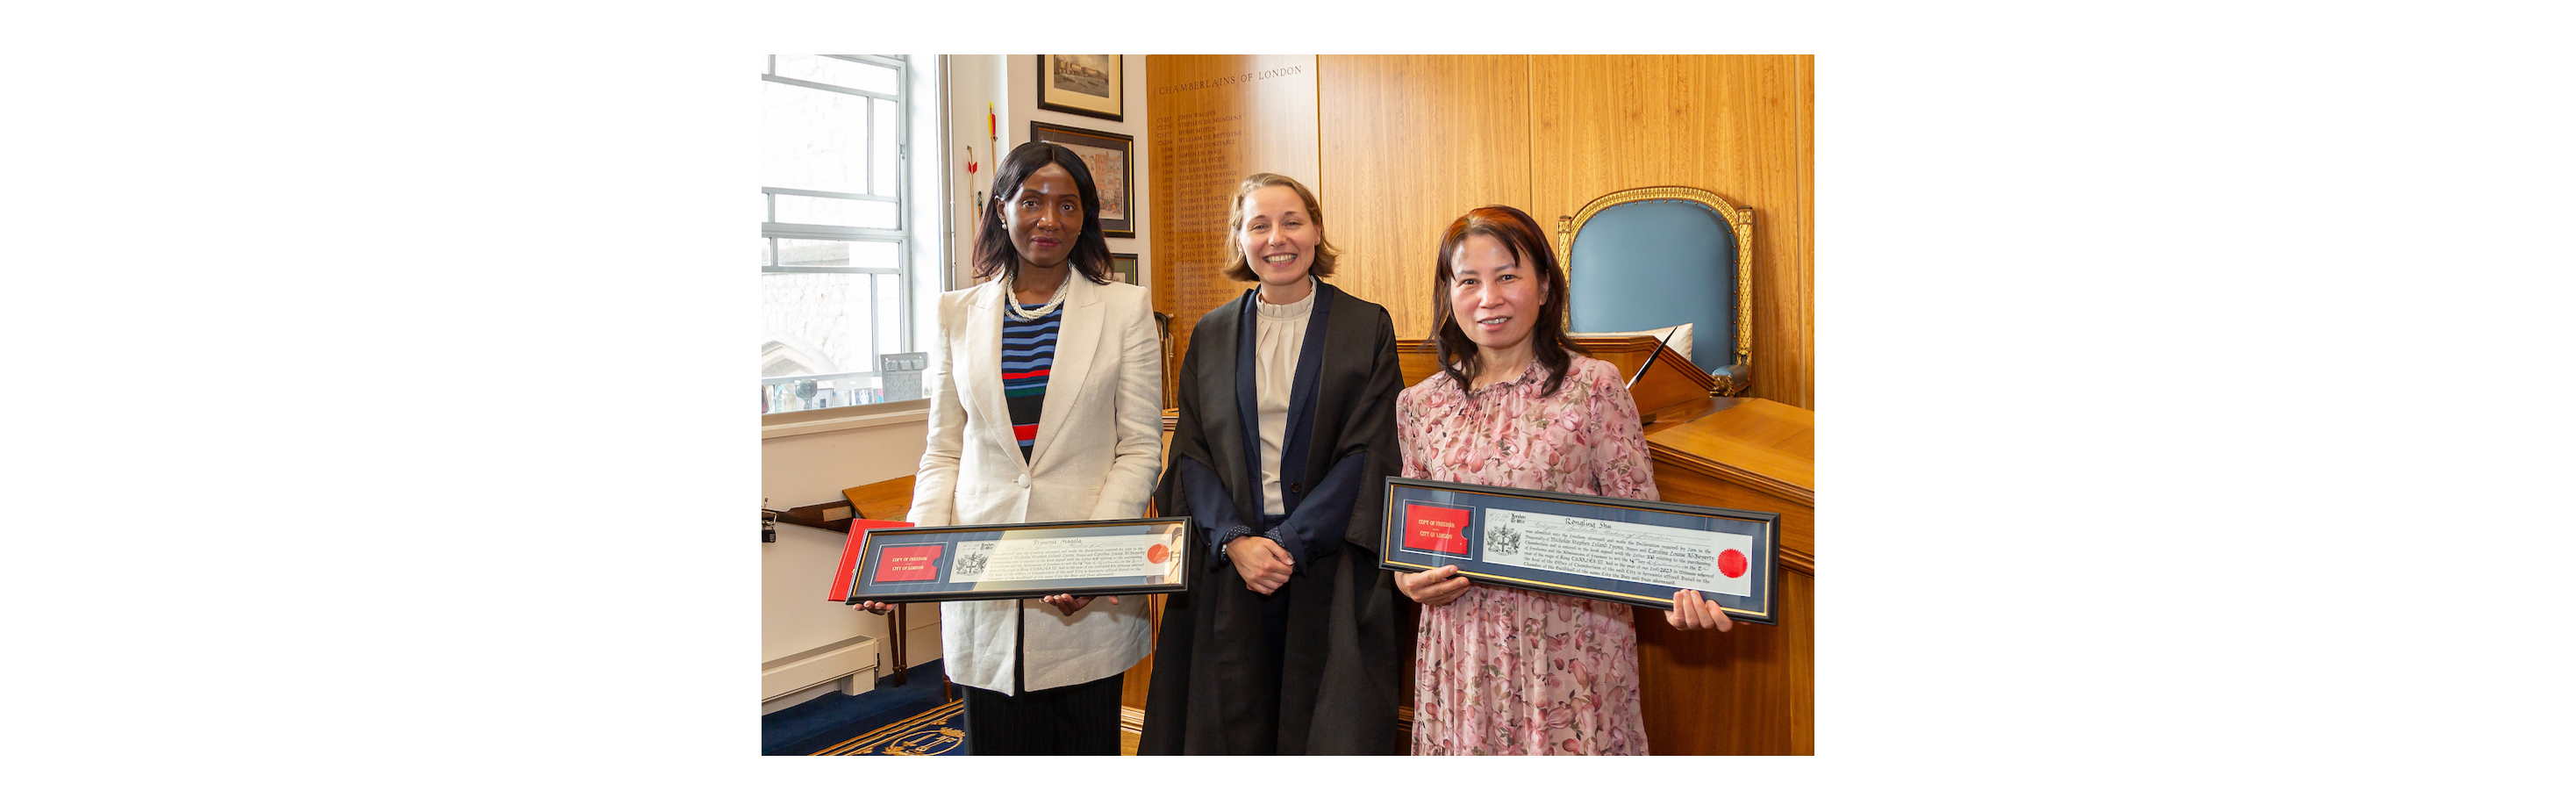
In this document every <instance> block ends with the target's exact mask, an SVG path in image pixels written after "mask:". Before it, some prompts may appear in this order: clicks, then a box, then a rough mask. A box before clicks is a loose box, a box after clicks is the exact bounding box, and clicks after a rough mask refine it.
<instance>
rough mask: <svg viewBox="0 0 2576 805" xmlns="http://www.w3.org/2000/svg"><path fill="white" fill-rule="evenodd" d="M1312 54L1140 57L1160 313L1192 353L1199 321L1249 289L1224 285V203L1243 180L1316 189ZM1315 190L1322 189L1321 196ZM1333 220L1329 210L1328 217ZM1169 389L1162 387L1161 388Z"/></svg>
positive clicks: (1176, 341) (1180, 347)
mask: <svg viewBox="0 0 2576 805" xmlns="http://www.w3.org/2000/svg"><path fill="white" fill-rule="evenodd" d="M1315 74H1316V70H1315V57H1314V56H1165V55H1153V56H1147V57H1145V85H1146V87H1148V91H1150V92H1152V93H1153V100H1152V103H1151V104H1149V105H1148V106H1147V110H1148V111H1147V115H1146V116H1147V118H1148V119H1149V123H1148V132H1149V133H1148V134H1147V135H1146V136H1147V138H1148V139H1149V140H1151V141H1152V142H1151V146H1150V147H1151V148H1152V149H1153V152H1152V153H1153V155H1154V160H1153V164H1154V165H1155V169H1154V171H1153V178H1152V180H1151V182H1152V188H1153V197H1154V200H1155V202H1156V206H1158V207H1160V208H1161V213H1160V214H1158V215H1156V216H1154V220H1153V222H1152V223H1151V224H1150V226H1152V227H1153V233H1154V256H1153V261H1154V272H1153V275H1154V277H1155V281H1154V282H1155V293H1154V304H1155V308H1154V309H1156V310H1159V311H1162V312H1164V313H1169V314H1171V315H1172V348H1173V350H1174V351H1175V352H1176V353H1177V354H1179V355H1184V356H1186V355H1188V354H1189V347H1190V329H1191V328H1192V327H1195V326H1196V325H1197V324H1198V321H1199V317H1200V316H1204V315H1207V312H1208V311H1210V310H1214V309H1216V307H1217V306H1218V305H1221V304H1224V303H1225V302H1226V301H1228V300H1231V299H1233V298H1234V297H1235V295H1236V294H1239V293H1242V292H1243V289H1244V288H1246V287H1249V286H1248V285H1247V284H1245V283H1239V282H1235V281H1232V280H1228V279H1226V278H1225V276H1224V275H1223V274H1221V273H1219V272H1221V271H1223V270H1224V268H1225V260H1226V257H1225V240H1226V238H1227V237H1228V235H1229V233H1228V232H1227V231H1226V228H1225V220H1226V214H1227V212H1228V210H1227V208H1226V204H1227V203H1228V202H1229V201H1231V200H1232V199H1233V197H1234V186H1235V184H1236V183H1238V182H1240V181H1242V180H1243V177H1244V176H1245V175H1246V174H1250V173H1256V172H1261V171H1268V172H1271V173H1279V174H1285V175H1288V176H1291V177H1295V178H1296V179H1297V181H1300V182H1304V183H1306V185H1307V186H1308V187H1316V186H1319V185H1320V184H1321V183H1322V182H1321V181H1320V179H1319V176H1320V170H1319V168H1318V163H1317V155H1316V144H1315ZM1319 192H1320V191H1319ZM1328 215H1329V213H1328ZM1167 382H1168V381H1167Z"/></svg>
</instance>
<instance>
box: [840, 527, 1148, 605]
mask: <svg viewBox="0 0 2576 805" xmlns="http://www.w3.org/2000/svg"><path fill="white" fill-rule="evenodd" d="M1188 525H1189V520H1188V519H1186V518H1180V517H1164V518H1157V519H1150V520H1092V521H1087V522H1079V523H1010V524H1004V525H962V526H938V527H930V528H872V529H868V530H867V532H866V535H865V536H864V537H863V538H862V540H861V542H860V546H859V550H858V562H857V564H858V567H857V572H854V573H852V574H850V587H849V592H848V593H847V594H846V597H845V598H844V599H843V600H849V601H885V602H888V603H899V602H920V601H988V600H994V599H1002V598H1039V597H1043V596H1049V595H1054V594H1057V593H1066V594H1070V595H1133V594H1141V593H1177V592H1182V591H1184V590H1188V589H1189V588H1190V575H1191V574H1190V562H1189V560H1188V553H1189V542H1188V535H1189V528H1188Z"/></svg>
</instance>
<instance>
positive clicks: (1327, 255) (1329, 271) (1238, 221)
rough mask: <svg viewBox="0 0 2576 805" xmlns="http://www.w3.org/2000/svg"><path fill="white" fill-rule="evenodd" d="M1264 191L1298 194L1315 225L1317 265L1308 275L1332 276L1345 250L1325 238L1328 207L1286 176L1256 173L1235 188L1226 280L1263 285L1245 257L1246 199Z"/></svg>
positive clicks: (1227, 226) (1227, 228)
mask: <svg viewBox="0 0 2576 805" xmlns="http://www.w3.org/2000/svg"><path fill="white" fill-rule="evenodd" d="M1264 187H1285V188H1288V189H1290V190H1295V191H1297V198H1298V199H1300V200H1303V201H1305V202H1306V220H1307V221H1308V222H1309V223H1312V224H1314V225H1315V262H1314V263H1313V264H1311V265H1308V266H1307V267H1306V273H1308V274H1312V275H1314V276H1318V277H1329V276H1332V275H1333V258H1335V257H1339V256H1341V254H1342V250H1340V249H1336V248H1333V242H1332V241H1331V240H1329V239H1326V238H1325V237H1324V205H1323V204H1321V203H1319V202H1317V201H1315V192H1314V191H1312V190H1308V189H1306V186H1305V185H1302V184H1298V183H1297V180H1295V179H1291V178H1288V177H1286V176H1281V175H1279V174H1276V173H1256V174H1253V175H1250V176H1246V177H1243V183H1242V184H1239V185H1235V186H1234V209H1233V210H1231V211H1228V212H1227V213H1226V215H1225V278H1226V279H1230V280H1234V281H1236V282H1260V281H1261V275H1259V274H1255V273H1253V272H1252V258H1250V257H1248V256H1246V255H1245V254H1244V253H1243V199H1244V197H1245V196H1250V195H1252V194H1253V192H1254V191H1257V190H1260V189H1261V188H1264Z"/></svg>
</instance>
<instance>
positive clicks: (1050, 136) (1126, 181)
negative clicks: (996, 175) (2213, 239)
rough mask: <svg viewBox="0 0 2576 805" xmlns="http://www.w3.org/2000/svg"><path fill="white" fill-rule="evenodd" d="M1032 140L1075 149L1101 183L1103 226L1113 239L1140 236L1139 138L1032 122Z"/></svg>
mask: <svg viewBox="0 0 2576 805" xmlns="http://www.w3.org/2000/svg"><path fill="white" fill-rule="evenodd" d="M1029 142H1033V143H1056V144H1059V145H1062V146H1064V147H1066V148H1071V149H1073V153H1074V154H1076V155H1078V156H1081V157H1082V164H1083V166H1085V167H1088V168H1090V169H1091V181H1092V183H1093V184H1096V185H1099V186H1100V228H1101V231H1102V232H1103V233H1104V234H1107V235H1108V236H1110V237H1113V238H1132V237H1135V236H1136V217H1135V213H1134V212H1133V211H1134V210H1135V209H1136V194H1135V192H1134V188H1135V187H1136V170H1135V165H1136V138H1134V137H1129V136H1127V135H1124V134H1112V133H1109V132H1105V131H1092V130H1090V129H1077V128H1073V127H1071V126H1059V125H1056V124H1053V123H1040V122H1037V121H1030V122H1029Z"/></svg>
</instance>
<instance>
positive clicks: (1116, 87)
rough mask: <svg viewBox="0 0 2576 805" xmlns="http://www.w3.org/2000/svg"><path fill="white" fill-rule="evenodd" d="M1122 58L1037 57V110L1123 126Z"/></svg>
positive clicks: (1125, 107) (1123, 87)
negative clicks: (1113, 122)
mask: <svg viewBox="0 0 2576 805" xmlns="http://www.w3.org/2000/svg"><path fill="white" fill-rule="evenodd" d="M1126 58H1127V57H1125V56H1121V55H1118V54H1114V53H1113V54H1109V55H1105V56H1039V57H1038V108H1040V109H1053V110H1055V111H1058V112H1071V113H1073V114H1077V115H1083V116H1086V117H1097V118H1102V119H1105V120H1116V121H1120V122H1125V120H1126V119H1127V118H1126V113H1127V96H1126V94H1125V91H1126V86H1127V84H1126V78H1127V77H1126V75H1125V71H1123V70H1121V69H1120V68H1122V67H1125V66H1126V64H1125V61H1126Z"/></svg>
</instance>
